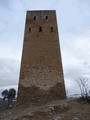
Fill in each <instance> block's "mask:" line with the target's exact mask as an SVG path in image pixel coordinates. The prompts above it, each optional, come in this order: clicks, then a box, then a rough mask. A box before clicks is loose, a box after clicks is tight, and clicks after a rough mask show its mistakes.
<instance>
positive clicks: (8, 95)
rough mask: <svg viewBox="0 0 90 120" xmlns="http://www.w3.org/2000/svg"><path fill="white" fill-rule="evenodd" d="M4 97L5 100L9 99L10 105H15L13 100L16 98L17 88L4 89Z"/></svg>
mask: <svg viewBox="0 0 90 120" xmlns="http://www.w3.org/2000/svg"><path fill="white" fill-rule="evenodd" d="M1 94H2V97H3V101H5V100H7V101H8V107H12V106H13V100H14V99H15V96H16V90H15V89H14V88H11V89H9V90H7V89H6V90H4V91H2V93H1Z"/></svg>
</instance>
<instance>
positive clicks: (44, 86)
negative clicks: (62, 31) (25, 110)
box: [18, 11, 66, 103]
mask: <svg viewBox="0 0 90 120" xmlns="http://www.w3.org/2000/svg"><path fill="white" fill-rule="evenodd" d="M34 16H35V17H36V19H35V20H34V18H35V17H34ZM46 16H47V18H48V19H46ZM40 27H42V31H41V32H39V28H40ZM51 27H53V28H52V29H53V30H52V31H51ZM65 97H66V93H65V86H64V77H63V69H62V60H61V54H60V46H59V37H58V28H57V19H56V12H55V11H28V12H27V16H26V24H25V35H24V44H23V52H22V62H21V70H20V80H19V92H18V102H26V103H27V102H32V103H35V102H36V103H38V102H41V103H42V102H48V101H49V100H55V99H63V98H65Z"/></svg>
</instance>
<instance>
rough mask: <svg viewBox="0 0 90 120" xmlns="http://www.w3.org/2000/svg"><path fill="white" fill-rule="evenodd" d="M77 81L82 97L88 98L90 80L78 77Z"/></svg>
mask: <svg viewBox="0 0 90 120" xmlns="http://www.w3.org/2000/svg"><path fill="white" fill-rule="evenodd" d="M75 81H76V82H77V84H78V86H79V89H80V92H81V96H82V97H87V95H88V78H86V77H78V78H77V79H75Z"/></svg>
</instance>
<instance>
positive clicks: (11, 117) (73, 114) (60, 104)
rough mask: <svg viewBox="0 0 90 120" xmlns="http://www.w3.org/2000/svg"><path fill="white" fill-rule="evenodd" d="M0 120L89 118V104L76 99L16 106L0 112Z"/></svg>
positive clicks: (68, 119) (80, 119)
mask: <svg viewBox="0 0 90 120" xmlns="http://www.w3.org/2000/svg"><path fill="white" fill-rule="evenodd" d="M0 120H90V104H88V103H79V102H77V101H76V100H69V101H68V100H62V101H53V102H50V103H48V104H45V105H39V106H32V105H28V106H27V107H26V106H22V107H21V106H18V107H14V108H12V109H4V110H3V111H1V112H0Z"/></svg>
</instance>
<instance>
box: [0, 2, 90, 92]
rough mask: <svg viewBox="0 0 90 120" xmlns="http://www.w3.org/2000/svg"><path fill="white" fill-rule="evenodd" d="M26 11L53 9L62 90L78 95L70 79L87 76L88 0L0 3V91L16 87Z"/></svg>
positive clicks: (89, 70)
mask: <svg viewBox="0 0 90 120" xmlns="http://www.w3.org/2000/svg"><path fill="white" fill-rule="evenodd" d="M27 10H56V12H57V19H58V29H59V38H60V46H61V54H62V63H63V70H64V78H65V85H66V89H67V91H68V93H69V94H73V93H77V92H79V89H78V88H77V85H76V84H75V82H74V79H75V78H77V77H79V76H87V77H90V0H0V91H2V90H3V89H5V88H10V87H14V88H17V86H18V81H19V70H20V62H21V54H22V45H23V38H24V27H25V17H26V11H27ZM89 83H90V81H89Z"/></svg>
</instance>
